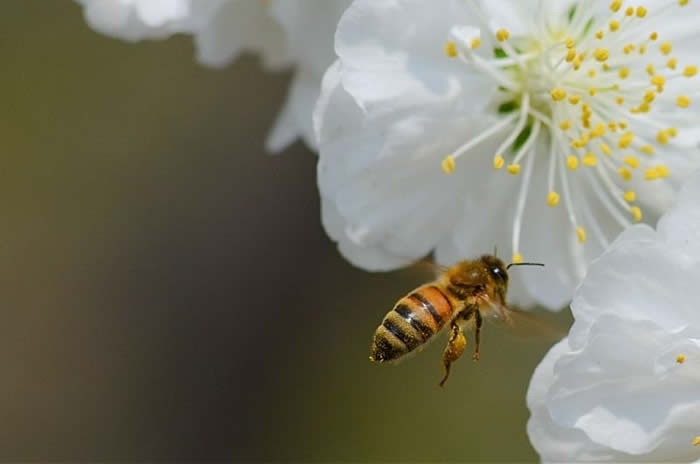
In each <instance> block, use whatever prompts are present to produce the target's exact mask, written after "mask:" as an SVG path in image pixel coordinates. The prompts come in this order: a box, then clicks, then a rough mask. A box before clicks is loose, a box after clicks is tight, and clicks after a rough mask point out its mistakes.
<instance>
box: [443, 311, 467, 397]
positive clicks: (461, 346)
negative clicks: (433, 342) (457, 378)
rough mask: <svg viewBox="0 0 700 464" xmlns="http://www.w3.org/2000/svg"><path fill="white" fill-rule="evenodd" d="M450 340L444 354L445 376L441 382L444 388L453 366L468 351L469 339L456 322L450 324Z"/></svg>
mask: <svg viewBox="0 0 700 464" xmlns="http://www.w3.org/2000/svg"><path fill="white" fill-rule="evenodd" d="M450 330H451V332H450V338H449V340H448V341H447V346H446V347H445V351H444V352H443V353H442V366H443V371H444V376H443V378H442V380H441V381H440V386H441V387H442V386H444V385H445V382H446V381H447V378H448V377H449V376H450V366H451V364H452V363H453V362H454V361H456V360H458V359H459V357H460V356H462V354H463V353H464V351H465V350H466V349H467V339H466V337H465V336H464V332H462V328H461V327H460V326H459V324H457V323H456V322H454V321H452V323H451V324H450Z"/></svg>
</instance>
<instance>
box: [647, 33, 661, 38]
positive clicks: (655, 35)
mask: <svg viewBox="0 0 700 464" xmlns="http://www.w3.org/2000/svg"><path fill="white" fill-rule="evenodd" d="M658 38H659V34H658V32H652V33H651V34H649V40H656V39H658Z"/></svg>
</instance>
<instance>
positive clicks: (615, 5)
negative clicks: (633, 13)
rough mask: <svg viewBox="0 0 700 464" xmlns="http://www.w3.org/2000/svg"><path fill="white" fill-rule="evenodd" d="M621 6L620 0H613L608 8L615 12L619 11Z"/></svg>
mask: <svg viewBox="0 0 700 464" xmlns="http://www.w3.org/2000/svg"><path fill="white" fill-rule="evenodd" d="M621 7H622V0H613V2H612V3H611V4H610V9H611V10H612V11H615V12H617V11H619V10H620V8H621Z"/></svg>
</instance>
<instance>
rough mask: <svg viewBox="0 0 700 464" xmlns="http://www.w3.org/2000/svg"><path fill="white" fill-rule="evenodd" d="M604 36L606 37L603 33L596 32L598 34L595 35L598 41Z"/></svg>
mask: <svg viewBox="0 0 700 464" xmlns="http://www.w3.org/2000/svg"><path fill="white" fill-rule="evenodd" d="M603 36H604V33H603V31H596V33H595V38H596V39H598V40H601V39H602V38H603Z"/></svg>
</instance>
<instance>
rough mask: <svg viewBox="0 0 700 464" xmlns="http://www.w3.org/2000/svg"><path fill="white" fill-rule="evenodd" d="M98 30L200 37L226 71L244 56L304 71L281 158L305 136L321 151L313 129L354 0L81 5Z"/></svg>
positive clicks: (278, 139) (275, 143)
mask: <svg viewBox="0 0 700 464" xmlns="http://www.w3.org/2000/svg"><path fill="white" fill-rule="evenodd" d="M77 1H78V2H79V3H81V4H83V5H84V7H85V17H86V20H87V22H88V23H89V24H90V25H91V26H92V27H93V28H94V29H96V30H98V31H100V32H102V33H104V34H107V35H110V36H113V37H117V38H120V39H124V40H129V41H137V40H142V39H163V38H166V37H169V36H170V35H172V34H176V33H184V34H191V35H193V36H194V41H195V47H196V54H197V59H198V61H199V62H200V63H202V64H204V65H206V66H211V67H223V66H226V65H228V64H229V63H231V62H232V61H233V60H235V59H236V58H237V57H238V56H239V55H240V54H241V53H242V52H245V51H248V52H254V53H258V54H259V55H260V56H261V57H262V59H263V63H264V65H265V67H266V68H268V69H271V70H279V69H281V68H283V67H285V66H288V65H294V66H295V67H296V74H295V76H294V78H293V81H292V84H291V87H290V90H289V95H288V96H287V102H286V103H285V105H284V107H283V109H282V112H281V113H280V115H279V117H278V121H277V123H276V125H275V127H274V129H273V131H272V132H271V134H270V136H269V138H268V141H267V147H268V149H269V150H271V151H275V152H277V151H280V150H282V149H283V148H284V147H286V146H287V145H289V144H290V143H292V142H293V141H294V140H296V139H297V138H298V137H302V138H303V139H304V141H305V142H306V143H307V145H309V147H311V148H314V149H315V147H316V142H315V136H314V133H313V128H312V124H311V119H312V118H311V115H312V112H313V106H314V103H315V102H316V99H317V98H318V93H319V88H320V85H321V79H322V77H323V72H324V71H325V69H326V68H327V67H328V65H330V64H331V63H332V62H333V60H334V58H335V54H334V53H333V34H334V33H335V26H336V24H337V22H338V19H339V18H340V16H341V14H342V13H343V11H344V10H345V8H346V7H347V6H348V5H349V3H350V0H77Z"/></svg>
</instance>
